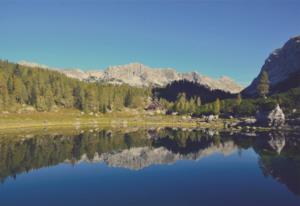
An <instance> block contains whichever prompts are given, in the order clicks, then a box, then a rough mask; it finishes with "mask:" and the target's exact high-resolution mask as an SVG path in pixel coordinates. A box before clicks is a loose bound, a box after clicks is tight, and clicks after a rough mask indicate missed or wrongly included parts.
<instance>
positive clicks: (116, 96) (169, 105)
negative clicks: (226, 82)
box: [0, 61, 300, 129]
mask: <svg viewBox="0 0 300 206" xmlns="http://www.w3.org/2000/svg"><path fill="white" fill-rule="evenodd" d="M189 88H192V89H190V90H189ZM257 89H258V93H259V94H260V96H259V97H255V98H243V97H242V95H241V94H229V93H226V92H222V91H219V90H215V91H211V92H209V91H208V89H207V88H204V87H203V86H199V85H197V84H196V83H193V82H188V81H178V82H173V83H171V84H170V85H167V86H166V87H165V88H154V89H153V88H146V87H133V86H129V85H126V84H122V85H112V84H105V83H103V82H102V83H100V82H98V83H90V82H85V81H79V80H77V79H73V78H69V77H67V76H65V75H64V74H61V73H60V72H58V71H54V70H49V69H42V68H32V67H26V66H21V65H18V64H14V63H10V62H7V61H0V111H1V116H0V129H9V128H17V127H51V126H82V125H101V124H102V125H105V124H106V125H140V126H141V125H162V126H172V125H175V126H176V125H177V126H178V125H179V126H180V125H185V126H187V125H190V126H199V127H216V128H222V127H223V122H222V121H220V122H218V123H214V124H213V125H209V124H207V123H205V122H203V121H202V120H201V119H199V118H198V117H201V116H203V115H211V114H213V115H220V116H221V117H229V116H234V117H249V116H254V115H255V113H256V112H257V111H258V110H259V109H261V108H264V109H269V110H270V109H272V108H274V107H275V105H276V104H280V105H281V107H282V108H283V110H284V112H285V113H286V114H287V115H289V116H290V117H298V116H300V115H299V111H300V105H299V104H298V102H300V88H293V89H290V90H288V91H287V92H284V93H277V94H273V95H270V96H268V97H267V95H268V91H269V85H268V74H267V73H262V75H261V79H260V84H259V85H258V88H257ZM164 97H166V98H164ZM175 97H176V98H175ZM174 98H175V99H174ZM153 102H158V106H154V108H150V109H147V107H148V105H149V104H151V103H153ZM157 112H158V113H157ZM167 114H173V115H167ZM174 114H175V115H174ZM192 117H193V119H192ZM194 118H195V119H194Z"/></svg>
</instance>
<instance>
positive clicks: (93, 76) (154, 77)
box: [19, 61, 243, 93]
mask: <svg viewBox="0 0 300 206" xmlns="http://www.w3.org/2000/svg"><path fill="white" fill-rule="evenodd" d="M19 64H21V65H24V66H29V67H40V68H45V69H54V70H56V71H59V72H61V73H63V74H65V75H66V76H68V77H71V78H75V79H79V80H81V81H88V82H95V81H101V82H107V83H111V84H122V83H126V84H129V85H131V86H154V87H163V86H166V85H167V84H169V83H171V82H173V81H178V80H188V81H192V82H196V83H198V84H200V85H204V86H206V87H208V88H210V89H211V90H216V89H219V90H223V91H226V92H230V93H239V92H240V91H241V90H242V89H243V87H242V86H240V85H239V84H237V83H236V82H235V81H234V80H232V79H231V78H229V77H227V76H221V77H220V78H219V79H214V78H211V77H208V76H204V75H201V74H199V73H198V72H195V71H194V72H186V73H181V72H177V71H176V70H175V69H173V68H152V67H149V66H146V65H144V64H141V63H129V64H125V65H117V66H109V67H107V68H106V69H104V70H89V71H83V70H81V69H76V68H75V69H59V68H51V67H48V66H46V65H40V64H37V63H32V62H27V61H20V62H19Z"/></svg>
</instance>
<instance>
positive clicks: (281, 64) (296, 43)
mask: <svg viewBox="0 0 300 206" xmlns="http://www.w3.org/2000/svg"><path fill="white" fill-rule="evenodd" d="M263 71H267V72H268V75H269V80H270V87H271V92H272V93H274V92H280V91H282V90H288V89H290V88H293V87H297V86H300V36H297V37H294V38H291V39H290V40H288V41H287V42H286V43H285V44H284V46H283V47H282V48H280V49H276V50H275V51H274V52H273V53H271V54H270V56H269V57H268V58H267V59H266V61H265V63H264V65H263V66H262V69H261V72H260V74H261V73H262V72H263ZM260 74H259V75H258V77H256V78H255V79H254V80H253V82H252V83H251V85H250V86H249V87H247V88H246V89H245V90H244V91H243V93H244V94H246V95H256V88H257V84H258V80H259V77H260Z"/></svg>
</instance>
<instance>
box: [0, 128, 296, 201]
mask: <svg viewBox="0 0 300 206" xmlns="http://www.w3.org/2000/svg"><path fill="white" fill-rule="evenodd" d="M249 148H252V149H253V150H254V151H255V152H256V153H257V154H258V156H259V160H258V163H259V166H260V168H261V170H262V172H263V174H264V175H265V176H270V177H272V178H274V179H275V180H276V181H278V182H281V183H283V184H284V185H286V186H287V187H288V189H289V190H290V191H292V192H293V193H295V194H297V195H300V136H299V135H298V134H297V133H278V132H277V133H276V132H271V133H267V132H266V133H260V134H229V133H218V132H214V131H203V130H183V129H171V128H165V129H152V130H144V129H133V130H131V131H113V130H109V129H103V130H97V131H95V130H93V131H80V132H79V131H78V132H77V131H73V132H71V133H63V132H62V133H51V132H42V133H39V134H34V133H33V134H30V135H29V134H27V135H18V136H9V135H6V136H2V137H1V138H0V180H1V181H2V182H5V180H6V179H7V178H8V177H16V175H18V174H20V173H23V172H29V171H31V170H33V169H39V168H43V167H47V166H53V165H57V164H59V163H70V164H77V163H79V162H82V161H85V162H105V163H106V164H107V165H109V166H112V167H122V168H128V169H132V170H140V169H143V168H146V167H149V166H151V165H154V164H172V163H175V162H176V161H178V160H199V159H201V158H203V157H206V156H209V155H212V154H215V153H221V154H223V155H224V156H227V155H230V154H232V153H234V152H236V151H240V150H243V149H249Z"/></svg>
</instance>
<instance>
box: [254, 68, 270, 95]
mask: <svg viewBox="0 0 300 206" xmlns="http://www.w3.org/2000/svg"><path fill="white" fill-rule="evenodd" d="M269 87H270V86H269V75H268V72H266V71H263V72H262V73H261V75H260V77H259V82H258V85H257V92H258V94H259V96H261V97H264V98H266V95H267V94H268V93H269Z"/></svg>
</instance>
